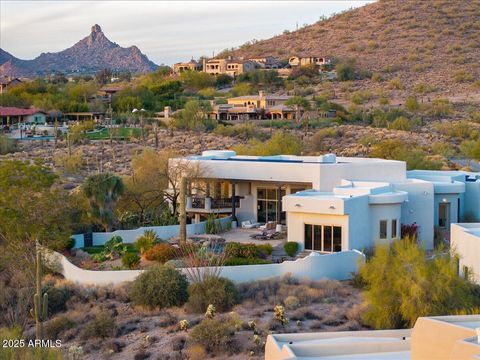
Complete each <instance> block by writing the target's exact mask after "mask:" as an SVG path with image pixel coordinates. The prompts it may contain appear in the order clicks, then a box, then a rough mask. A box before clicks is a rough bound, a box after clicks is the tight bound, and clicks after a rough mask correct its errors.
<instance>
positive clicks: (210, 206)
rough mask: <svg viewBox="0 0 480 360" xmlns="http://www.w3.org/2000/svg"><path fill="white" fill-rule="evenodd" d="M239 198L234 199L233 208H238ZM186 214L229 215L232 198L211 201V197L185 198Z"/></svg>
mask: <svg viewBox="0 0 480 360" xmlns="http://www.w3.org/2000/svg"><path fill="white" fill-rule="evenodd" d="M241 198H242V197H241V196H236V197H235V199H236V200H235V207H236V208H239V207H240V199H241ZM186 205H187V206H186V208H187V212H198V213H210V212H212V213H230V212H232V198H220V199H213V198H211V197H187V204H186Z"/></svg>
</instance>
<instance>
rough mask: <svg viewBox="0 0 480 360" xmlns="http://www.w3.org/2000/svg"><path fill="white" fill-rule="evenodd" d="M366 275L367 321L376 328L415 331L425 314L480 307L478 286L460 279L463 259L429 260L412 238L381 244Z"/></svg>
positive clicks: (364, 269) (363, 273) (364, 271)
mask: <svg viewBox="0 0 480 360" xmlns="http://www.w3.org/2000/svg"><path fill="white" fill-rule="evenodd" d="M405 269H409V271H405ZM360 275H361V276H362V278H363V280H364V281H365V283H366V290H365V297H366V300H367V304H368V308H367V310H366V311H365V313H364V316H363V320H364V321H365V323H366V324H367V325H370V326H372V327H374V328H376V329H392V328H402V327H412V326H413V325H414V324H415V322H416V320H417V318H418V317H420V316H435V315H442V314H450V313H452V312H455V311H459V310H461V309H468V308H473V307H475V306H478V305H479V304H480V299H479V297H478V291H479V289H478V286H476V285H473V284H472V283H470V282H469V281H468V280H465V279H463V278H461V277H459V276H458V273H457V259H455V258H454V257H449V256H436V257H435V258H434V259H428V258H427V254H426V251H425V249H424V248H423V247H421V246H419V245H417V243H416V241H412V240H411V239H410V238H404V239H402V240H396V241H394V242H393V243H392V244H391V245H389V244H378V245H377V246H376V247H375V253H374V256H373V257H372V258H371V259H370V260H368V261H367V262H366V263H365V264H364V265H362V266H361V267H360Z"/></svg>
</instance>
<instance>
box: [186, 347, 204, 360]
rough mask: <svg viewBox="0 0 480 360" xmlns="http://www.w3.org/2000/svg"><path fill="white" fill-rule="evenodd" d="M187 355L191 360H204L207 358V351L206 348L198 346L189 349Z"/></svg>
mask: <svg viewBox="0 0 480 360" xmlns="http://www.w3.org/2000/svg"><path fill="white" fill-rule="evenodd" d="M187 355H188V358H189V359H190V360H204V359H206V358H207V350H205V347H204V346H202V345H200V344H196V345H193V346H190V347H189V348H188V349H187Z"/></svg>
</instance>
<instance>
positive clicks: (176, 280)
mask: <svg viewBox="0 0 480 360" xmlns="http://www.w3.org/2000/svg"><path fill="white" fill-rule="evenodd" d="M187 287H188V283H187V279H186V277H185V275H183V274H181V273H179V272H178V271H177V270H175V269H173V268H171V267H168V266H159V265H157V266H154V267H152V268H150V269H148V270H146V271H145V272H143V273H142V274H140V275H139V276H138V277H137V278H136V279H135V281H134V282H133V284H132V287H131V289H130V298H131V299H132V301H133V303H134V304H135V305H141V306H145V307H148V308H151V309H154V308H168V307H171V306H181V305H183V304H184V303H185V302H186V301H187V300H188V293H187Z"/></svg>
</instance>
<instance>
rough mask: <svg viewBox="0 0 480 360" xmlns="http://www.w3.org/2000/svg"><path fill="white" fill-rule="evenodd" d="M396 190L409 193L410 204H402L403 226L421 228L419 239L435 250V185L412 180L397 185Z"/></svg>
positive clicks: (428, 247)
mask: <svg viewBox="0 0 480 360" xmlns="http://www.w3.org/2000/svg"><path fill="white" fill-rule="evenodd" d="M395 189H397V190H403V191H407V192H408V202H405V203H403V204H402V220H401V223H402V224H412V223H414V222H416V223H417V225H418V226H419V230H418V239H419V240H420V241H421V242H422V243H423V244H424V246H425V248H426V249H428V250H431V249H433V227H434V223H433V197H434V190H433V184H432V183H430V182H427V181H423V180H411V179H409V181H407V182H403V183H398V184H395Z"/></svg>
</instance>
